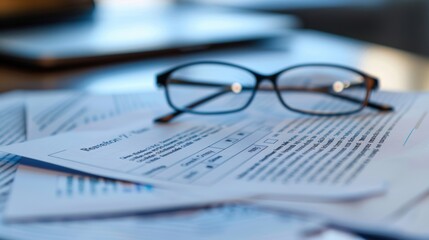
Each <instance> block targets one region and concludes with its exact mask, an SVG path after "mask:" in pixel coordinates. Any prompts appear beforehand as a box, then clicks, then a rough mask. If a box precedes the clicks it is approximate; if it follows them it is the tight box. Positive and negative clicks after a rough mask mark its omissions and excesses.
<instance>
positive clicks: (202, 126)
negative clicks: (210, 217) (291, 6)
mask: <svg viewBox="0 0 429 240" xmlns="http://www.w3.org/2000/svg"><path fill="white" fill-rule="evenodd" d="M74 94H76V93H74ZM74 94H70V93H69V94H60V95H61V97H63V98H62V99H63V101H58V102H60V103H61V104H58V105H57V108H55V107H54V106H52V108H49V106H48V107H46V105H43V104H40V103H41V102H43V101H46V100H40V99H41V98H39V100H37V101H36V100H35V101H32V102H31V103H28V100H27V117H26V118H27V120H26V122H27V129H32V130H30V132H31V133H30V134H29V132H28V130H27V134H28V137H29V139H32V140H30V141H28V142H23V143H19V144H13V145H9V144H7V143H6V144H2V145H4V146H2V147H0V151H3V152H6V153H9V154H14V155H8V156H11V157H12V158H17V157H15V155H18V156H22V157H25V158H26V159H25V161H24V163H26V164H27V165H21V166H20V167H19V170H18V172H17V173H16V175H15V174H14V175H15V177H16V179H15V183H14V185H13V186H14V189H13V191H12V192H11V193H10V197H9V202H8V204H7V206H6V209H5V215H4V216H5V217H6V220H12V221H16V220H20V221H21V220H27V221H28V220H31V219H33V220H34V219H37V218H44V217H59V218H60V217H79V216H80V217H82V216H85V214H86V216H90V215H97V214H102V213H106V212H109V213H111V214H113V213H114V214H121V213H122V214H125V213H127V212H132V211H137V210H139V211H143V212H144V211H145V209H146V210H150V209H152V210H154V209H161V208H165V209H168V208H171V207H174V206H173V205H169V204H170V203H171V201H170V202H169V201H167V200H165V199H171V198H172V197H171V196H176V195H177V191H180V192H181V193H184V194H183V195H182V196H181V197H182V199H183V201H182V203H180V199H179V198H178V199H176V200H178V202H179V203H178V204H177V205H175V207H185V206H189V205H194V206H197V205H199V204H200V205H206V204H209V203H211V202H230V201H231V200H240V202H242V201H245V202H247V203H249V204H252V205H253V204H255V205H258V206H260V207H262V208H269V209H276V210H281V211H282V212H290V211H298V212H301V213H303V214H310V215H314V214H315V215H316V216H322V217H323V218H327V219H330V220H331V221H332V222H333V223H335V224H338V225H341V227H346V228H351V229H356V228H359V229H365V230H368V231H370V230H371V229H369V228H365V227H368V226H366V225H365V223H367V224H373V226H379V227H381V229H382V230H383V231H384V233H386V234H387V233H388V232H389V231H390V232H395V231H396V233H398V231H402V232H400V233H401V234H410V235H411V236H412V234H413V231H411V230H410V231H408V230H407V228H406V227H403V228H402V229H400V230H397V229H393V226H395V224H396V225H399V224H402V226H404V225H405V224H404V222H406V221H405V220H402V221H399V220H397V219H399V218H400V217H401V216H402V215H403V214H404V213H405V212H407V211H408V208H407V206H409V204H410V203H411V202H413V201H416V199H420V198H422V196H423V195H424V194H426V192H427V191H428V190H429V185H428V184H427V182H429V181H428V180H429V179H428V178H429V177H428V176H429V175H428V174H427V171H428V166H429V165H428V164H427V163H426V160H425V159H426V156H427V153H428V150H427V147H428V142H429V136H426V135H425V133H427V132H428V128H429V119H428V117H427V116H426V115H427V111H429V107H427V106H426V105H427V104H426V103H427V102H428V101H429V95H428V94H424V93H390V92H379V93H375V94H374V95H373V96H372V97H371V98H372V99H373V100H374V101H376V102H388V103H389V104H391V105H394V106H395V111H394V112H392V113H378V112H375V111H372V110H364V111H362V112H361V113H358V114H355V115H350V116H342V117H335V118H326V117H309V116H303V115H298V114H293V113H292V114H291V113H287V112H286V113H283V112H284V111H285V110H284V109H281V110H280V109H277V108H278V106H275V105H274V104H272V103H271V102H272V101H274V100H273V98H272V97H270V96H268V95H267V96H262V97H261V99H263V100H262V101H258V102H257V104H255V106H254V107H252V108H251V109H250V110H248V111H246V112H243V113H239V114H233V115H230V116H227V117H226V116H223V117H195V116H194V117H192V118H191V117H186V116H184V117H183V119H182V120H178V121H176V122H172V123H170V124H165V125H162V124H152V123H151V120H152V119H153V118H155V117H156V116H157V115H161V114H163V113H165V112H166V111H168V108H167V107H166V106H165V103H164V102H161V101H160V102H161V104H159V103H155V102H150V101H149V102H145V100H144V99H143V100H142V99H140V101H141V102H142V104H141V105H139V107H124V108H126V109H128V108H129V109H130V110H129V111H125V110H123V111H122V110H118V109H122V108H116V110H115V111H113V112H117V113H116V114H111V113H112V109H115V106H117V104H118V102H117V101H110V100H105V99H115V98H116V97H112V96H110V97H108V96H104V97H102V98H104V100H101V101H102V102H103V103H105V105H103V108H101V109H100V108H98V107H96V105H93V106H95V107H92V108H91V107H90V106H91V103H93V104H94V103H95V102H97V101H96V100H90V101H89V102H90V103H85V104H82V105H81V106H80V107H70V108H66V107H64V106H66V105H67V104H68V103H66V102H67V101H71V102H73V101H75V100H76V99H78V98H82V96H80V97H76V96H77V95H74ZM67 95H68V96H67ZM155 95H156V94H154V96H155ZM262 95H263V94H262ZM70 96H72V97H70ZM90 98H91V99H96V97H94V96H91V97H90ZM130 98H131V97H130ZM130 98H128V99H130ZM156 98H157V97H154V98H152V99H156ZM35 99H36V98H35ZM71 99H74V100H71ZM100 99H101V98H100ZM79 101H85V100H84V99H83V100H82V99H80V100H79ZM125 101H128V100H125ZM130 101H134V100H130ZM143 102H145V103H143ZM16 104H21V108H20V109H21V111H23V109H24V104H23V103H22V102H21V103H20V102H19V101H17V102H16ZM115 104H116V105H115ZM267 104H269V105H267ZM71 105H73V104H71ZM123 105H126V104H123ZM137 105H138V104H137ZM157 105H161V106H157ZM42 106H45V107H43V108H42ZM59 106H62V107H59ZM84 106H86V107H87V108H86V110H84V111H82V110H81V109H84V108H85V107H84ZM266 106H270V107H269V108H267V107H266ZM5 109H7V107H5ZM28 109H33V110H31V111H28ZM55 109H61V111H64V113H61V112H58V111H59V110H55ZM68 109H70V111H69V113H66V112H67V110H68ZM79 109H80V110H79ZM92 109H93V110H92ZM154 109H155V110H154ZM156 109H158V110H156ZM0 110H1V109H0ZM5 111H6V110H5ZM43 111H49V112H55V111H57V114H58V115H56V117H54V113H52V114H53V117H52V118H51V120H52V121H48V120H47V118H45V119H43V120H42V119H41V118H40V117H39V118H37V117H36V116H37V115H38V114H40V113H41V112H43ZM271 112H272V113H273V114H270V113H271ZM78 113H81V114H82V115H79V117H77V118H74V117H73V118H72V117H71V116H77V114H78ZM21 114H22V112H21ZM268 114H270V115H268ZM42 115H43V116H44V115H46V114H42ZM42 115H40V116H42ZM60 116H61V117H60ZM100 116H102V117H100ZM140 116H147V117H146V118H145V117H141V118H142V120H141V121H139V120H138V119H139V118H140ZM267 116H268V117H267ZM21 118H22V119H24V117H23V116H21ZM69 119H79V120H76V121H72V122H74V123H73V124H71V125H69V126H68V127H59V126H65V125H64V124H67V123H68V122H69ZM85 119H86V120H85ZM91 119H95V120H94V121H91ZM98 119H102V120H98ZM143 119H145V120H143ZM148 120H149V121H148ZM43 121H45V123H42V122H43ZM109 121H110V122H109ZM103 122H104V123H103ZM50 123H52V125H51V124H50ZM118 123H124V124H123V125H120V124H118ZM22 124H24V123H22ZM85 125H86V126H87V127H85ZM41 126H47V127H45V128H44V127H41ZM88 126H89V127H88ZM97 126H98V127H97ZM67 131H71V132H68V133H64V132H67ZM30 135H31V136H30ZM51 135H54V136H51ZM24 140H25V136H24V137H22V136H21V138H20V140H16V141H14V142H13V143H17V142H22V141H24ZM10 143H12V142H10ZM30 165H31V166H30ZM35 166H39V167H48V168H38V167H35ZM58 167H59V168H58ZM57 170H60V171H57ZM410 176H413V177H410ZM31 181H36V182H39V183H40V188H34V189H28V187H26V186H27V185H28V183H29V182H31ZM9 185H10V184H9ZM410 186H412V187H410ZM208 189H209V191H207V190H208ZM30 196H32V197H33V198H34V202H35V206H36V207H35V206H31V205H28V206H23V205H24V202H23V201H25V199H26V198H28V197H30ZM158 196H159V197H158ZM146 199H147V203H145V202H144V201H145V200H146ZM43 202H45V203H49V204H43ZM114 203H121V204H123V205H127V206H128V207H124V206H123V205H120V206H118V205H115V204H114ZM72 204H75V205H74V206H77V207H78V210H76V209H73V210H67V209H65V208H64V206H71V205H72ZM115 206H117V207H115ZM157 207H158V208H157ZM407 221H408V222H412V221H410V220H409V218H408V220H407ZM340 223H341V224H340ZM421 232H422V231H421ZM421 232H420V233H419V234H422V235H424V234H427V235H426V236H429V232H428V233H421ZM0 236H1V235H0Z"/></svg>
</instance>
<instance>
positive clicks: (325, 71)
mask: <svg viewBox="0 0 429 240" xmlns="http://www.w3.org/2000/svg"><path fill="white" fill-rule="evenodd" d="M277 89H278V92H279V93H280V96H281V100H282V102H283V103H284V104H285V105H287V106H288V107H289V108H291V109H292V110H296V111H300V112H305V113H312V114H328V115H329V114H345V113H349V112H355V111H358V110H360V109H361V108H362V107H363V104H364V103H365V99H366V96H367V94H368V90H367V86H366V82H365V79H364V77H363V76H361V75H360V74H357V73H355V72H353V71H349V70H347V69H342V68H336V67H329V66H303V67H298V68H293V69H289V70H288V71H285V72H283V73H281V74H280V75H279V76H278V78H277Z"/></svg>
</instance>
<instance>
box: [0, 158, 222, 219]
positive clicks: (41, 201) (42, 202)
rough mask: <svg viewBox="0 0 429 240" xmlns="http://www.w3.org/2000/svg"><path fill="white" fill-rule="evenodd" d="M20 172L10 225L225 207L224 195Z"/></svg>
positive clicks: (25, 168) (55, 173) (39, 170)
mask: <svg viewBox="0 0 429 240" xmlns="http://www.w3.org/2000/svg"><path fill="white" fill-rule="evenodd" d="M18 169H19V171H17V173H16V175H15V181H14V183H13V189H12V192H11V194H10V196H9V199H8V203H7V206H6V209H5V212H4V215H3V217H4V218H5V219H6V220H7V221H34V220H41V219H66V218H83V217H94V216H97V215H98V216H99V215H109V216H113V215H125V214H136V213H139V212H140V213H142V212H155V211H166V210H177V209H180V208H195V207H198V206H206V205H210V204H211V203H213V202H225V201H224V200H225V198H224V197H223V196H220V195H219V196H217V197H216V196H213V195H209V194H205V195H201V194H199V195H193V194H191V193H184V192H183V191H181V192H179V191H170V190H169V191H166V190H163V189H159V188H154V187H152V186H150V185H143V184H135V183H129V182H122V181H117V180H112V179H106V178H101V177H96V176H86V175H82V174H73V173H67V172H60V171H51V170H46V169H43V168H36V167H31V166H26V165H21V166H19V168H18ZM30 184H31V187H29V186H30ZM29 199H31V204H29ZM173 199H174V200H173Z"/></svg>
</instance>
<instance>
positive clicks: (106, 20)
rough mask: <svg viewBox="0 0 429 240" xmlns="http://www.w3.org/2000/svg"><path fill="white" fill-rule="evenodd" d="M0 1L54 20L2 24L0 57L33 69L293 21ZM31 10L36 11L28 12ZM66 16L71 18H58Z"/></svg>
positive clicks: (246, 37) (255, 32) (160, 49)
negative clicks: (9, 24) (86, 15)
mask: <svg viewBox="0 0 429 240" xmlns="http://www.w3.org/2000/svg"><path fill="white" fill-rule="evenodd" d="M2 1H6V2H14V1H16V2H21V3H23V2H28V3H31V4H29V5H26V6H24V5H23V7H22V8H21V10H17V9H18V8H19V6H18V7H17V6H15V9H12V8H11V9H12V11H15V13H17V12H19V14H16V16H18V17H19V19H27V21H28V20H29V21H31V22H32V21H36V20H37V19H38V20H40V19H42V20H46V21H47V22H49V21H50V22H52V20H54V19H57V20H58V21H57V22H59V23H56V24H52V23H51V24H42V25H32V26H31V27H28V26H24V27H22V26H19V27H18V28H10V27H9V28H8V27H7V26H6V28H3V29H1V30H0V31H1V34H0V56H1V57H2V59H3V61H4V62H8V63H11V62H13V63H20V64H24V65H28V66H33V67H38V68H55V67H63V66H70V65H77V64H89V63H96V62H106V61H115V60H124V59H130V58H136V57H148V56H154V55H159V54H163V53H164V54H165V53H175V52H181V51H188V50H198V49H205V48H209V47H216V46H224V45H229V44H237V43H243V42H251V41H257V40H262V39H267V38H270V37H273V36H277V35H278V34H279V33H280V32H283V30H284V29H287V28H291V27H293V26H294V25H295V21H294V19H293V18H290V17H287V16H279V15H272V14H261V13H251V12H242V11H236V10H227V9H220V8H213V7H198V6H186V5H185V6H181V5H173V6H171V5H168V6H164V7H158V8H154V9H152V8H149V9H148V8H137V7H136V8H134V7H126V4H124V5H121V6H119V7H106V6H95V7H94V4H93V2H92V1H87V0H79V1H78V0H40V1H39V0H38V1H34V0H0V2H2ZM36 2H37V3H41V2H45V4H46V5H44V6H45V8H43V7H42V6H37V4H35V3H36ZM60 2H61V3H62V4H60ZM78 3H79V4H78ZM12 5H13V4H12ZM1 7H3V8H5V7H8V5H7V4H6V5H4V6H1V5H0V8H1ZM32 8H33V9H36V10H37V11H36V10H35V11H30V9H32ZM9 10H10V9H9ZM67 10H70V11H67ZM10 12H11V11H9V13H8V11H6V10H5V9H3V10H2V11H1V12H0V14H2V17H0V20H1V21H3V24H2V25H3V27H5V25H7V24H4V23H7V22H9V23H11V19H14V18H15V22H14V23H16V20H17V19H18V18H17V17H14V16H15V15H14V16H11V14H10ZM79 14H80V15H85V14H90V17H89V18H88V17H86V18H81V19H79V18H76V16H78V15H79ZM58 15H59V16H58ZM47 16H48V17H47ZM66 17H68V18H73V17H75V18H76V19H75V20H73V21H60V20H61V19H60V18H66ZM31 19H33V20H31ZM12 25H16V24H12ZM24 25H25V24H24Z"/></svg>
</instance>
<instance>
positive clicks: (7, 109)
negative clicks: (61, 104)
mask: <svg viewBox="0 0 429 240" xmlns="http://www.w3.org/2000/svg"><path fill="white" fill-rule="evenodd" d="M21 97H22V96H21V95H19V93H12V94H6V95H1V96H0V125H1V127H0V145H9V144H13V143H17V142H22V141H24V140H25V121H24V102H23V101H22V100H21ZM19 160H20V157H18V156H15V155H12V154H4V153H0V212H1V209H3V208H4V205H5V203H6V200H7V197H8V195H9V191H10V188H11V185H12V182H13V178H14V175H15V171H16V168H17V166H18V163H19Z"/></svg>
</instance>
